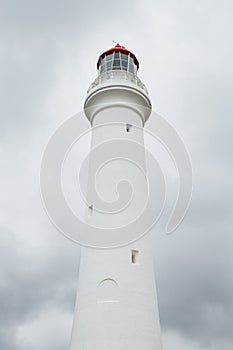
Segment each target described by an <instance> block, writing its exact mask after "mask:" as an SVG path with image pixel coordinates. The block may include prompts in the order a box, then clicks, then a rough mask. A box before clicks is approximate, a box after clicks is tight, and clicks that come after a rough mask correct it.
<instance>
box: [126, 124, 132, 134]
mask: <svg viewBox="0 0 233 350" xmlns="http://www.w3.org/2000/svg"><path fill="white" fill-rule="evenodd" d="M131 126H132V125H130V124H126V132H130V129H131Z"/></svg>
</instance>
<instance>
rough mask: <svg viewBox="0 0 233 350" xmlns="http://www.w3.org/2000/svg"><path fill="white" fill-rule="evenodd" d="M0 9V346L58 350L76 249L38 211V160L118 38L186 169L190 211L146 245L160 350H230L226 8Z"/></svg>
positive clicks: (209, 0)
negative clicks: (175, 139)
mask: <svg viewBox="0 0 233 350" xmlns="http://www.w3.org/2000/svg"><path fill="white" fill-rule="evenodd" d="M0 5H1V6H0V8H1V10H0V37H1V40H0V59H1V65H0V74H1V83H0V84H1V86H0V94H1V99H0V100H1V103H0V108H1V114H0V116H1V125H0V135H1V136H0V141H1V145H0V156H1V163H0V166H1V172H0V173H1V182H0V193H1V196H0V208H1V211H0V222H1V223H0V225H1V226H0V227H1V236H0V349H1V350H29V349H32V350H41V349H43V350H67V349H68V346H69V340H70V333H71V326H72V316H73V309H74V302H75V294H76V288H77V281H78V264H79V247H78V246H77V245H75V244H73V243H72V242H70V241H69V240H67V239H65V238H63V237H62V236H61V235H59V234H58V233H57V231H56V230H55V228H53V226H52V225H51V224H50V222H49V220H48V218H47V216H46V214H45V213H44V210H43V207H42V204H41V198H40V190H39V169H40V161H41V157H42V153H43V150H44V148H45V146H46V143H47V141H48V139H49V137H50V135H51V134H52V133H53V132H54V130H55V129H56V128H57V127H58V125H60V124H61V122H62V121H64V120H66V119H67V118H68V117H70V116H71V115H73V114H75V113H77V112H79V111H80V110H82V108H83V102H84V98H85V94H86V90H87V88H88V86H89V85H90V83H91V82H92V81H93V80H94V78H95V77H96V74H97V72H96V66H95V65H96V60H97V58H98V56H99V54H100V53H102V52H103V51H104V50H105V49H107V48H109V47H111V46H112V45H113V44H112V40H116V41H119V42H120V43H121V44H123V45H125V46H127V48H129V49H130V50H132V51H133V52H134V53H135V54H136V55H137V57H138V59H139V61H140V70H139V76H140V78H141V79H142V80H143V82H144V83H145V84H146V85H147V87H148V90H149V92H150V96H151V99H152V103H153V107H154V110H155V111H157V112H159V113H160V114H161V115H163V116H164V117H165V118H166V119H167V120H168V121H169V122H171V123H172V124H173V125H174V126H175V127H176V129H177V131H178V132H179V134H180V135H181V136H182V138H183V140H184V142H185V144H186V146H187V148H188V150H189V152H190V154H191V158H192V163H193V168H194V192H193V200H192V204H191V208H190V210H189V212H188V215H187V216H186V218H185V220H184V221H183V223H182V225H181V226H180V228H179V229H178V230H177V231H176V232H175V233H174V234H173V235H171V236H166V235H165V233H164V232H162V225H161V232H160V234H157V235H156V237H154V243H155V244H154V252H155V267H156V279H157V288H158V297H159V306H160V316H161V327H162V338H163V345H164V350H184V349H185V350H219V349H221V350H232V348H233V279H232V275H233V254H232V253H233V237H232V208H233V203H232V194H233V193H232V192H233V182H232V147H233V142H232V126H233V122H232V113H231V112H232V107H233V106H232V105H233V102H232V101H233V99H232V96H231V94H232V87H233V86H232V85H233V84H232V81H233V69H232V61H233V55H232V53H233V52H232V51H233V50H232V41H233V38H232V33H233V18H232V11H233V3H232V1H231V0H228V1H227V0H222V1H217V0H195V1H194V0H170V1H169V0H151V1H150V0H145V1H138V0H128V1H121V0H119V1H117V2H111V1H98V2H97V1H92V2H91V1H88V0H87V1H83V2H81V1H78V0H76V1H71V0H68V1H64V0H63V1H59V0H46V1H45V0H41V1H32V0H30V1H29V0H28V1H27V0H21V1H16V0H15V1H11V0H8V1H5V2H4V1H0Z"/></svg>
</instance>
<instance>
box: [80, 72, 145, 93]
mask: <svg viewBox="0 0 233 350" xmlns="http://www.w3.org/2000/svg"><path fill="white" fill-rule="evenodd" d="M110 79H118V80H119V79H120V80H126V81H130V82H131V83H133V84H135V85H136V86H138V87H139V88H141V89H142V90H144V91H145V92H146V93H147V94H148V91H147V88H146V87H145V85H144V84H143V83H142V81H141V80H140V79H139V78H138V77H137V76H136V75H135V74H133V73H130V72H127V71H123V70H110V71H107V72H104V73H101V74H99V75H98V77H97V78H96V79H95V80H94V81H93V83H92V84H91V86H90V87H89V89H88V90H87V93H89V92H90V91H91V90H92V89H94V88H95V87H97V86H98V85H99V84H101V83H102V82H105V81H106V80H110Z"/></svg>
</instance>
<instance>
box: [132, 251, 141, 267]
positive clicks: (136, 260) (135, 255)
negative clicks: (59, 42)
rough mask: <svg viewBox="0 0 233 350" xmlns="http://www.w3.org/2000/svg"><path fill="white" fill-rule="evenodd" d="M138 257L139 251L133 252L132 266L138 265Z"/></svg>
mask: <svg viewBox="0 0 233 350" xmlns="http://www.w3.org/2000/svg"><path fill="white" fill-rule="evenodd" d="M138 255H139V251H138V250H131V263H132V264H137V263H138Z"/></svg>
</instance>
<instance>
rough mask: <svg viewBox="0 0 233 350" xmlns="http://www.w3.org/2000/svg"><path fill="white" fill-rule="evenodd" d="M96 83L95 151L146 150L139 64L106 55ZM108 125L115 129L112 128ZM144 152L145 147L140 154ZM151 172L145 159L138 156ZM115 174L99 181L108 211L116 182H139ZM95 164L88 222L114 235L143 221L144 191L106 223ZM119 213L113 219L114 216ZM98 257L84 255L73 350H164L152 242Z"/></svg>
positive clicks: (127, 170)
mask: <svg viewBox="0 0 233 350" xmlns="http://www.w3.org/2000/svg"><path fill="white" fill-rule="evenodd" d="M97 68H98V71H99V74H98V77H97V78H96V80H95V81H94V83H93V84H91V86H90V88H89V90H88V93H87V97H86V100H85V107H84V110H85V114H86V116H87V118H88V120H89V121H90V123H91V125H92V127H93V131H92V148H93V149H94V148H96V147H98V145H101V144H102V143H103V142H107V141H111V140H112V139H118V140H122V142H123V141H126V142H127V141H135V142H137V143H138V144H140V145H141V146H143V131H142V127H143V125H144V124H145V122H146V120H147V119H148V117H149V115H150V112H151V103H150V99H149V96H148V92H147V89H146V88H145V86H144V85H143V84H142V82H141V81H140V79H139V78H138V77H137V70H138V68H139V63H138V60H137V58H136V57H135V55H134V54H133V53H132V52H130V51H128V50H127V49H126V48H124V47H123V46H120V45H119V44H117V45H116V46H115V47H113V48H111V49H109V50H108V51H106V52H104V53H103V54H102V55H101V56H100V57H99V60H98V63H97ZM109 123H111V124H109ZM142 149H143V147H142ZM137 157H138V159H139V163H140V167H141V168H142V169H144V171H146V167H145V155H144V152H143V151H141V152H139V154H138V155H137ZM112 165H114V166H113V168H112V167H111V166H110V165H109V164H107V163H106V170H105V171H104V170H103V169H102V170H101V171H100V174H99V178H100V179H99V182H98V184H97V185H98V186H97V187H98V193H99V194H101V196H102V198H104V199H105V200H106V201H107V202H109V203H114V201H115V202H117V200H116V199H117V197H116V192H114V186H115V183H116V182H117V181H118V178H119V176H121V175H123V176H124V177H125V178H128V177H131V178H133V180H132V181H135V183H136V185H137V182H139V181H141V176H142V175H140V174H139V172H138V171H137V169H135V165H134V164H133V162H132V163H131V162H124V161H123V160H122V159H117V158H114V164H112ZM94 167H95V159H92V158H91V159H90V165H89V180H88V188H87V199H88V204H89V209H88V212H87V216H86V218H87V221H88V223H89V224H90V225H92V226H96V227H103V230H108V228H109V227H111V226H114V227H117V225H119V226H122V225H126V224H127V219H129V218H130V220H133V216H135V215H136V216H138V215H139V214H140V213H139V212H138V211H137V208H138V205H137V204H135V203H139V202H140V201H143V200H144V199H145V192H146V191H144V187H143V186H140V188H139V192H138V193H135V194H134V201H132V202H131V203H130V205H128V206H126V207H125V208H124V210H122V211H121V210H119V211H117V210H115V212H114V210H113V211H112V212H111V213H109V215H106V214H105V213H103V212H101V211H100V210H95V209H96V208H97V207H98V206H99V203H97V202H96V201H97V199H96V197H95V196H93V195H92V187H93V183H92V182H93V179H94V177H93V171H94ZM113 212H114V213H113ZM102 248H103V249H94V248H91V247H90V248H88V247H82V249H81V260H80V271H79V285H78V293H77V300H76V307H75V315H74V322H73V330H72V338H71V346H70V350H161V349H162V346H161V335H160V323H159V312H158V305H157V296H156V287H155V280H154V267H153V266H154V265H153V257H152V252H151V243H150V235H149V234H147V235H145V236H143V237H141V238H140V239H138V240H136V241H134V242H133V243H132V242H131V243H129V244H127V245H124V246H120V247H112V248H109V247H102Z"/></svg>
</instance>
